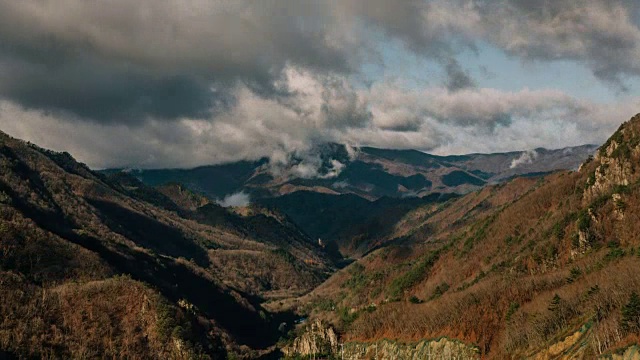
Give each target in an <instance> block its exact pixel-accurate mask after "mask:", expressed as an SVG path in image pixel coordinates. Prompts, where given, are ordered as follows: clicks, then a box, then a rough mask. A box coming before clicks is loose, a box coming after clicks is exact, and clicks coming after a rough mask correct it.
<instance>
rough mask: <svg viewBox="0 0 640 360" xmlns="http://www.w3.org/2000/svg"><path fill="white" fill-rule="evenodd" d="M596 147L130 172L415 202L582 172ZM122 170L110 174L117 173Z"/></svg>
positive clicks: (212, 186) (377, 155) (186, 181)
mask: <svg viewBox="0 0 640 360" xmlns="http://www.w3.org/2000/svg"><path fill="white" fill-rule="evenodd" d="M596 148H597V146H595V145H583V146H578V147H568V148H564V149H559V150H547V149H535V150H530V151H517V152H509V153H497V154H469V155H459V156H436V155H430V154H427V153H423V152H420V151H416V150H385V149H377V148H372V147H362V148H359V149H352V148H350V147H347V146H344V145H339V144H325V145H323V146H320V147H317V148H315V149H313V150H312V151H311V153H312V154H313V155H314V160H313V161H311V162H310V160H307V159H304V158H303V157H295V156H294V157H293V158H292V159H291V162H290V164H288V165H287V166H285V167H277V166H270V165H269V162H268V160H267V159H262V160H259V161H255V162H250V161H241V162H236V163H231V164H223V165H215V166H204V167H199V168H195V169H156V170H130V173H131V174H132V175H134V176H135V177H137V178H139V179H140V180H141V181H143V182H144V183H145V184H147V185H150V186H159V185H164V184H167V183H179V184H182V185H184V186H185V187H187V188H189V189H191V190H194V191H196V192H199V193H202V194H205V195H206V196H207V197H209V198H211V199H222V198H224V197H225V196H228V195H231V194H234V193H239V192H245V193H247V194H251V198H253V199H256V198H266V197H276V196H281V195H285V194H290V193H293V192H296V191H301V190H304V191H309V192H317V193H324V194H334V195H336V194H355V195H358V196H360V197H363V198H366V199H369V200H377V199H379V198H381V197H396V198H405V197H415V196H424V195H427V194H430V193H466V192H469V191H473V190H477V189H479V188H481V187H482V186H484V185H485V184H492V183H498V182H502V181H504V180H507V179H509V178H512V177H515V176H529V175H534V176H535V175H541V174H545V173H549V172H552V171H556V170H567V169H575V168H577V167H578V166H579V165H580V164H581V163H582V162H583V161H584V160H586V159H587V157H588V156H589V155H592V154H593V153H594V152H595V150H596ZM114 171H119V170H109V171H108V172H114Z"/></svg>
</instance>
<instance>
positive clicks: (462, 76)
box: [444, 58, 477, 91]
mask: <svg viewBox="0 0 640 360" xmlns="http://www.w3.org/2000/svg"><path fill="white" fill-rule="evenodd" d="M445 72H446V75H447V78H446V80H445V83H444V86H445V87H446V88H447V89H449V91H458V90H462V89H468V88H474V87H476V86H477V85H476V82H475V80H474V79H473V78H472V77H471V75H470V74H469V72H467V71H465V70H464V69H463V68H462V66H460V64H459V63H458V62H457V61H456V60H455V59H453V58H452V59H449V62H447V65H446V66H445Z"/></svg>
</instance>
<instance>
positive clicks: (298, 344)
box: [282, 320, 338, 356]
mask: <svg viewBox="0 0 640 360" xmlns="http://www.w3.org/2000/svg"><path fill="white" fill-rule="evenodd" d="M337 351H338V336H337V335H336V333H335V331H334V330H333V328H332V327H331V326H328V325H326V324H324V323H322V322H321V321H320V320H315V321H314V322H312V323H311V325H309V326H308V327H307V329H306V330H305V332H304V333H303V334H302V335H300V336H298V337H297V338H295V339H294V340H293V344H291V346H288V347H285V348H284V349H282V352H283V353H284V354H285V355H286V356H296V355H302V356H308V355H330V354H334V353H336V352H337Z"/></svg>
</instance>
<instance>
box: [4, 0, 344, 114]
mask: <svg viewBox="0 0 640 360" xmlns="http://www.w3.org/2000/svg"><path fill="white" fill-rule="evenodd" d="M327 15H328V14H327V11H326V9H325V7H322V6H313V5H305V6H302V5H297V2H290V3H289V2H275V1H268V2H261V3H254V2H246V1H235V2H231V1H192V2H186V1H185V2H171V3H170V2H156V1H137V2H130V1H123V0H118V1H109V2H107V1H91V2H77V1H69V0H62V1H37V2H36V1H24V2H15V1H0V43H1V44H3V45H2V46H0V66H2V71H0V80H1V81H2V84H1V85H0V96H2V97H5V98H8V99H11V100H13V101H16V102H18V103H20V104H22V105H24V106H27V107H32V108H41V109H54V110H63V111H68V112H71V113H73V114H75V115H78V116H81V117H85V118H89V119H96V120H111V121H121V120H127V121H130V120H132V119H140V120H144V119H145V117H146V116H151V117H157V118H177V117H201V116H207V115H209V111H210V110H211V108H212V106H214V105H219V104H228V103H229V101H230V100H231V99H230V95H229V94H221V92H224V91H225V90H226V89H228V88H230V87H232V85H233V84H234V83H236V82H243V83H246V84H247V85H248V86H250V87H251V88H252V89H254V91H256V92H258V93H263V94H265V95H270V94H271V93H272V92H273V91H274V88H273V82H274V81H276V80H277V79H279V78H280V77H281V76H282V70H283V69H284V67H285V66H287V65H288V64H291V65H296V66H302V67H305V68H309V69H314V70H316V71H331V72H338V73H344V72H349V71H351V70H352V64H351V63H350V61H351V60H350V59H351V58H353V57H354V55H350V54H348V52H347V48H346V45H345V44H343V43H341V41H342V40H341V39H340V38H339V35H338V34H337V32H336V35H335V36H334V35H332V34H330V33H329V31H328V30H327V26H328V25H330V23H331V20H330V19H329V18H327ZM316 17H317V18H316ZM332 29H336V27H335V26H334V27H333V28H332ZM211 87H215V88H216V89H217V91H218V93H217V94H212V92H211Z"/></svg>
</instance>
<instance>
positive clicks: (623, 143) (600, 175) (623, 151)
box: [583, 114, 640, 205]
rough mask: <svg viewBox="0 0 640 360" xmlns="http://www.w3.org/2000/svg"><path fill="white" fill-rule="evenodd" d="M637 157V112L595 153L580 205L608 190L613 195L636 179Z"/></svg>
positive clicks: (639, 129) (639, 142)
mask: <svg viewBox="0 0 640 360" xmlns="http://www.w3.org/2000/svg"><path fill="white" fill-rule="evenodd" d="M639 158H640V114H639V115H636V116H634V117H633V118H632V119H631V120H629V121H627V122H625V123H624V124H622V125H621V126H620V128H619V129H618V131H616V132H615V133H614V134H613V136H611V138H610V139H609V140H608V141H607V143H606V144H604V145H603V146H602V147H601V148H600V150H599V151H598V153H596V155H595V158H594V164H595V171H594V172H593V173H592V174H591V175H590V177H589V179H588V181H587V184H586V186H585V190H584V194H583V202H584V204H585V205H587V204H589V203H591V202H592V201H593V200H595V199H597V198H598V197H600V196H603V195H607V194H608V193H611V192H614V194H615V193H616V188H617V187H621V186H628V185H629V184H630V183H632V182H633V181H634V180H635V179H636V178H637V171H636V166H637V164H638V159H639ZM588 169H589V170H591V169H592V167H588Z"/></svg>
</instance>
